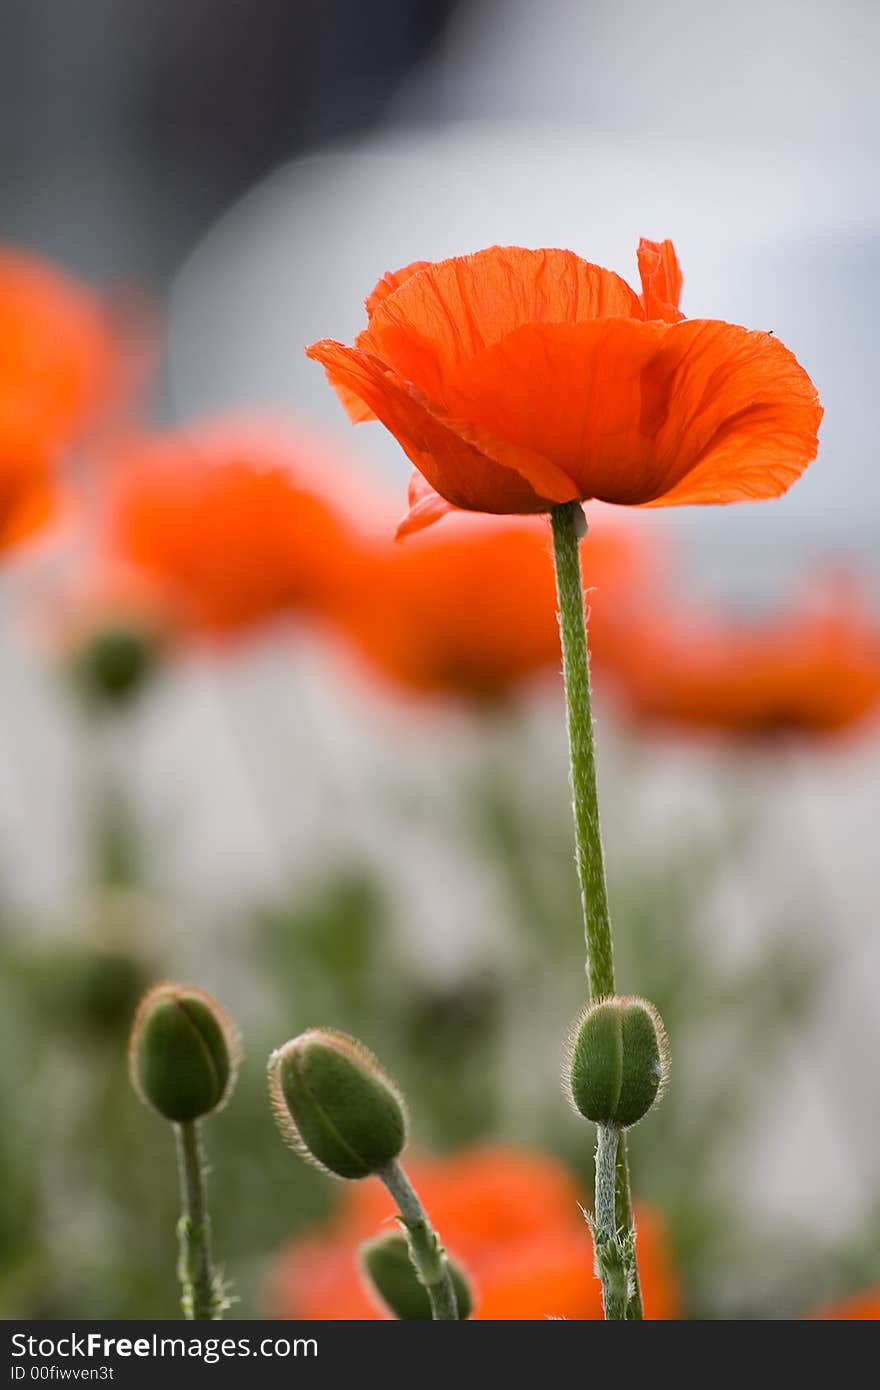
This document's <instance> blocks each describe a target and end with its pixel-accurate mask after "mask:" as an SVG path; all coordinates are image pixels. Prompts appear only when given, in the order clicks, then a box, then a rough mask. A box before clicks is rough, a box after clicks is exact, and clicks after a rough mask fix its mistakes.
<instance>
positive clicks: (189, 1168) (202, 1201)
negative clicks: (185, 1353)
mask: <svg viewBox="0 0 880 1390" xmlns="http://www.w3.org/2000/svg"><path fill="white" fill-rule="evenodd" d="M174 1132H175V1137H176V1139H177V1166H178V1171H179V1174H180V1202H181V1217H180V1221H179V1223H178V1227H177V1234H178V1237H179V1239H180V1258H179V1260H178V1264H177V1273H178V1277H179V1279H180V1287H181V1297H180V1306H181V1308H182V1309H183V1316H184V1317H185V1318H187V1319H188V1320H190V1321H193V1322H207V1321H212V1320H214V1319H215V1318H219V1317H220V1316H221V1314H222V1311H223V1307H224V1298H223V1291H222V1288H221V1283H220V1280H219V1279H218V1277H217V1276H216V1275H215V1273H214V1268H213V1261H212V1257H211V1219H210V1217H209V1215H208V1206H207V1182H206V1174H207V1170H206V1167H205V1155H204V1151H203V1149H202V1137H201V1133H200V1131H199V1122H198V1120H189V1121H187V1122H186V1123H184V1124H176V1125H175V1126H174Z"/></svg>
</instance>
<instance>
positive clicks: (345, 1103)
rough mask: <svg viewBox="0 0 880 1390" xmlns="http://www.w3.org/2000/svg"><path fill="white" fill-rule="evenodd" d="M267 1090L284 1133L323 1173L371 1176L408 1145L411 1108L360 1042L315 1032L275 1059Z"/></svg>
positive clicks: (291, 1044) (343, 1035) (275, 1054)
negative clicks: (407, 1122) (407, 1114)
mask: <svg viewBox="0 0 880 1390" xmlns="http://www.w3.org/2000/svg"><path fill="white" fill-rule="evenodd" d="M269 1092H270V1095H271V1098H272V1108H273V1109H274V1111H275V1117H276V1119H277V1121H278V1127H279V1129H280V1130H281V1133H282V1136H283V1137H284V1139H286V1140H287V1142H288V1143H289V1144H290V1145H291V1147H292V1148H294V1149H296V1151H297V1152H298V1153H299V1154H300V1155H301V1156H302V1157H303V1158H305V1159H307V1160H309V1161H310V1162H312V1163H315V1164H317V1166H318V1167H319V1168H324V1169H326V1171H327V1172H329V1173H335V1174H336V1176H337V1177H340V1178H366V1177H368V1176H369V1175H370V1173H376V1172H378V1171H379V1170H380V1169H381V1168H384V1167H385V1166H386V1165H387V1164H389V1163H391V1162H393V1160H394V1159H396V1158H397V1157H398V1155H399V1154H400V1153H401V1151H402V1149H403V1147H404V1145H405V1143H406V1107H405V1104H404V1100H403V1097H402V1096H401V1094H400V1092H399V1091H398V1090H397V1087H396V1086H395V1085H394V1083H393V1081H391V1079H390V1078H389V1077H388V1076H386V1074H385V1072H384V1071H383V1070H382V1068H381V1067H380V1066H379V1063H378V1062H377V1061H376V1058H375V1057H374V1056H373V1054H372V1053H371V1052H370V1051H368V1049H367V1048H366V1047H364V1046H363V1044H362V1043H359V1042H358V1041H357V1039H356V1038H350V1037H349V1036H348V1034H347V1033H338V1032H336V1030H335V1029H333V1028H313V1029H310V1030H309V1031H308V1032H307V1033H301V1034H300V1035H299V1037H298V1038H293V1039H291V1041H290V1042H287V1043H285V1044H284V1046H283V1047H281V1048H279V1049H278V1051H277V1052H273V1053H272V1056H271V1057H270V1058H269Z"/></svg>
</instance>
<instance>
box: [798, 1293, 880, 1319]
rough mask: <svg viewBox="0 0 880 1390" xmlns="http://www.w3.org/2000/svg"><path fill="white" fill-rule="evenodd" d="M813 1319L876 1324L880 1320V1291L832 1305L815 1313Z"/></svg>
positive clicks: (858, 1295) (859, 1295)
mask: <svg viewBox="0 0 880 1390" xmlns="http://www.w3.org/2000/svg"><path fill="white" fill-rule="evenodd" d="M813 1317H814V1318H821V1319H823V1320H824V1321H829V1322H876V1321H877V1320H878V1319H880V1289H872V1290H871V1291H870V1292H869V1293H863V1294H857V1295H856V1297H855V1298H847V1299H844V1301H843V1302H842V1303H834V1304H831V1305H830V1306H829V1307H828V1308H823V1309H821V1310H820V1311H819V1312H818V1313H814V1314H813Z"/></svg>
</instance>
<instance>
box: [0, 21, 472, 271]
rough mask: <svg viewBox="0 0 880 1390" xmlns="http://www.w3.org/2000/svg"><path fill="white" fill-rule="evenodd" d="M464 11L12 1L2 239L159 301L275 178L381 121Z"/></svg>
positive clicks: (1, 165) (2, 152)
mask: <svg viewBox="0 0 880 1390" xmlns="http://www.w3.org/2000/svg"><path fill="white" fill-rule="evenodd" d="M455 9H456V0H407V3H406V4H401V3H400V0H369V3H368V4H364V3H362V0H302V2H301V3H293V4H291V3H290V0H261V3H260V4H259V5H256V6H255V5H248V4H246V3H243V0H186V3H184V4H181V5H145V4H143V3H141V0H81V2H80V3H78V4H76V5H64V4H62V5H59V4H57V3H54V0H10V3H9V4H8V5H6V6H4V10H3V21H2V42H0V187H2V188H3V202H2V209H0V240H5V241H11V242H19V243H22V244H24V245H28V246H31V247H33V248H34V249H36V250H40V251H42V252H44V253H46V254H48V255H51V256H54V257H57V258H58V259H59V260H61V261H63V262H64V263H65V264H67V265H68V266H70V267H71V268H73V269H76V270H79V271H81V272H82V273H84V274H86V275H90V276H93V277H95V278H100V279H105V280H106V279H107V278H112V277H114V276H122V277H125V278H126V279H128V278H131V277H135V278H138V279H140V280H141V281H146V282H148V283H152V284H154V285H160V284H162V283H163V282H164V281H165V280H166V279H167V278H168V277H169V276H170V274H171V272H172V271H173V269H174V268H175V267H176V265H177V263H178V262H179V260H180V258H181V256H182V255H184V254H185V252H186V251H187V249H188V247H189V246H190V245H191V244H192V243H193V242H195V241H196V240H197V239H198V238H199V236H200V235H202V233H204V232H205V231H206V230H207V229H208V227H209V226H210V225H211V223H212V222H213V220H214V219H215V218H216V217H218V216H219V214H220V213H221V212H222V211H223V210H224V209H225V208H226V207H228V205H229V204H230V203H231V202H233V201H234V200H235V199H236V198H238V197H239V196H241V195H242V194H243V193H244V192H246V190H247V189H248V188H249V187H250V186H251V185H252V184H254V183H255V182H256V181H257V179H259V178H260V177H262V176H263V175H264V174H266V173H267V172H268V171H269V170H271V169H272V168H273V167H274V166H275V165H276V164H278V163H280V162H281V161H283V160H284V159H288V158H290V157H291V156H292V155H294V154H297V153H301V152H302V151H303V150H304V149H306V148H308V147H309V146H311V145H313V144H317V143H320V142H323V141H325V140H327V139H331V138H333V137H334V136H344V135H351V134H353V133H356V132H358V131H361V130H364V129H365V128H367V127H369V126H370V125H371V124H372V123H373V122H375V121H377V120H379V119H381V117H382V115H383V113H384V111H385V108H386V106H387V104H388V102H389V101H390V100H391V99H392V97H393V96H394V95H395V93H396V91H397V89H398V87H399V84H400V83H401V81H402V80H403V78H404V77H405V76H406V74H407V73H408V71H409V70H410V68H411V67H412V65H413V64H414V63H415V62H416V61H418V60H419V59H420V58H421V57H422V56H423V55H424V53H425V52H426V51H427V49H428V48H429V47H430V45H431V44H432V42H433V41H434V40H435V39H436V38H437V37H438V36H439V35H440V34H441V33H442V30H443V28H444V25H445V23H446V21H447V20H448V18H449V17H450V15H451V14H452V12H453V11H454V10H455Z"/></svg>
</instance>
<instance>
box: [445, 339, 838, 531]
mask: <svg viewBox="0 0 880 1390" xmlns="http://www.w3.org/2000/svg"><path fill="white" fill-rule="evenodd" d="M444 407H445V409H446V410H447V411H448V412H449V415H450V416H451V417H452V418H454V419H456V420H467V421H468V428H474V429H475V430H476V431H481V432H485V433H487V434H488V435H489V436H490V437H492V438H493V439H499V438H500V439H503V440H504V442H505V445H506V446H507V448H506V451H502V450H496V451H495V457H497V458H499V459H501V460H504V461H506V460H507V459H512V458H513V457H514V455H515V451H516V450H523V451H525V453H526V454H527V455H528V456H532V455H536V454H539V455H540V456H541V457H543V458H544V459H546V460H547V461H548V462H549V463H551V464H553V465H555V466H556V467H557V468H558V469H560V470H561V471H562V472H563V473H564V474H565V475H566V476H568V477H570V478H572V479H574V480H575V482H576V483H577V487H578V495H579V496H580V497H581V498H582V499H588V498H592V497H595V498H598V499H599V500H602V501H606V502H615V503H619V504H626V505H640V504H645V503H651V502H653V503H655V504H657V505H660V504H666V503H669V504H676V503H684V502H710V501H711V502H731V501H737V500H740V499H745V498H752V497H754V498H758V497H775V496H779V494H780V493H782V492H784V491H785V490H786V488H788V487H789V486H790V485H791V483H793V482H794V481H795V479H796V478H797V477H798V476H799V475H800V474H801V473H802V472H803V470H804V468H805V467H806V466H807V464H808V463H809V462H810V460H811V459H812V458H813V457H814V456H815V453H816V449H817V447H818V441H817V438H816V430H817V427H818V424H819V421H820V419H821V416H822V410H821V407H820V405H819V403H818V398H817V396H816V392H815V388H814V387H813V384H812V382H811V381H810V379H809V377H808V376H807V374H806V373H805V372H804V371H803V369H802V368H801V367H800V366H799V365H798V363H797V361H796V359H795V358H794V357H793V355H792V354H791V353H790V352H789V351H788V350H787V349H786V348H785V347H783V345H782V344H781V343H780V342H778V341H777V339H775V338H773V337H771V336H770V335H769V334H766V333H750V332H749V331H748V330H746V329H744V328H737V327H734V326H733V325H731V324H725V323H714V322H710V321H707V320H692V321H686V322H683V323H677V324H664V323H658V322H652V323H644V322H639V321H638V320H635V319H623V318H618V319H600V320H597V321H593V322H588V323H579V324H547V323H543V324H540V323H536V324H528V325H526V326H525V327H523V328H520V329H518V330H516V331H515V332H514V333H511V334H509V335H508V336H507V337H506V338H505V339H504V340H503V341H501V342H500V343H496V344H495V345H494V346H492V347H490V348H487V349H485V350H484V351H483V352H481V353H479V354H478V355H477V356H475V357H474V358H472V359H469V360H468V361H466V362H465V363H464V364H463V365H462V367H461V368H460V370H459V371H458V373H457V375H456V376H454V377H451V378H450V379H449V380H448V381H447V383H446V387H445V399H444ZM432 482H433V483H434V486H435V487H436V488H437V489H438V491H440V492H442V493H443V494H444V496H448V495H449V493H448V491H447V488H446V486H445V479H442V478H441V479H440V480H438V479H436V478H432Z"/></svg>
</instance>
